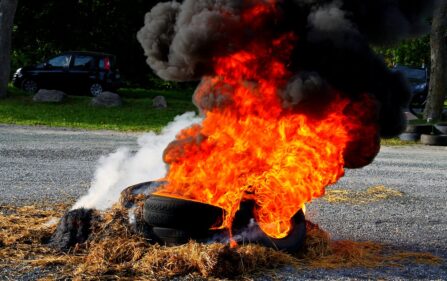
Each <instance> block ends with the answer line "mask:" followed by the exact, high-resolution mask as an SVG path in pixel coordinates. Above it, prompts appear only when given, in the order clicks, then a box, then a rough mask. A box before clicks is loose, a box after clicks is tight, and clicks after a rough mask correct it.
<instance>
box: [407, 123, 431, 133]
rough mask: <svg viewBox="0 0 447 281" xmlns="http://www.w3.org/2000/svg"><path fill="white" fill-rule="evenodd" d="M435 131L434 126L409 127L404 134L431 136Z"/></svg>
mask: <svg viewBox="0 0 447 281" xmlns="http://www.w3.org/2000/svg"><path fill="white" fill-rule="evenodd" d="M432 130H433V126H432V125H410V124H408V125H407V128H406V129H405V132H404V133H415V134H430V133H431V132H432Z"/></svg>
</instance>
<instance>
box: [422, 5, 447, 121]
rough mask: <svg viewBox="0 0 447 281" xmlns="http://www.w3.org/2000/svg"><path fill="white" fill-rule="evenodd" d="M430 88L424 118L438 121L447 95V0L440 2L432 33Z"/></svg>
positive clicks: (435, 14) (434, 16) (435, 13)
mask: <svg viewBox="0 0 447 281" xmlns="http://www.w3.org/2000/svg"><path fill="white" fill-rule="evenodd" d="M430 45H431V71H430V72H431V73H430V88H429V93H428V99H427V105H426V106H425V111H424V118H425V119H432V120H433V121H438V120H440V119H441V117H442V110H443V107H444V100H445V98H446V94H447V0H438V2H437V5H436V8H435V12H434V15H433V23H432V31H431V39H430Z"/></svg>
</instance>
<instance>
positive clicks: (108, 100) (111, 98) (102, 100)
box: [91, 92, 123, 107]
mask: <svg viewBox="0 0 447 281" xmlns="http://www.w3.org/2000/svg"><path fill="white" fill-rule="evenodd" d="M91 105H93V106H98V107H119V106H121V105H123V101H122V100H121V97H120V96H119V95H118V94H115V93H112V92H102V93H101V94H99V95H98V96H96V97H94V98H92V101H91Z"/></svg>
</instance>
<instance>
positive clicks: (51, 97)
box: [33, 89, 67, 103]
mask: <svg viewBox="0 0 447 281" xmlns="http://www.w3.org/2000/svg"><path fill="white" fill-rule="evenodd" d="M66 97H67V95H66V94H65V93H64V92H61V91H58V90H45V89H41V90H39V91H38V92H37V94H35V95H34V97H33V101H34V102H49V103H61V102H63V101H64V100H65V98H66Z"/></svg>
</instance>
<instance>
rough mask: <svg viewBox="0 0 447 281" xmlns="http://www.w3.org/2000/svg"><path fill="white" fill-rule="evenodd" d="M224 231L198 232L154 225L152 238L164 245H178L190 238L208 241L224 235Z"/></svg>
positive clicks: (203, 241)
mask: <svg viewBox="0 0 447 281" xmlns="http://www.w3.org/2000/svg"><path fill="white" fill-rule="evenodd" d="M223 232H224V231H223V230H209V231H202V232H197V231H188V230H184V229H175V228H167V227H153V228H152V229H151V232H150V233H151V234H150V238H151V239H152V240H154V241H155V242H156V243H159V244H162V245H167V246H176V245H182V244H185V243H188V242H189V241H190V240H194V241H197V242H202V243H207V242H209V241H210V240H211V239H212V238H213V237H215V236H216V235H219V234H220V235H222V233H223Z"/></svg>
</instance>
